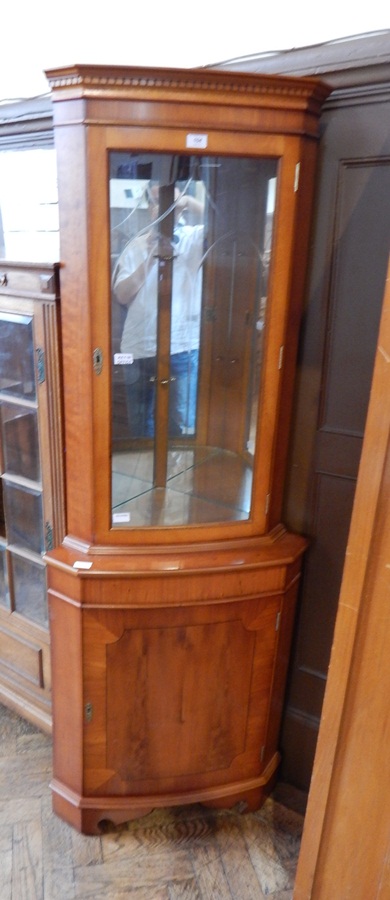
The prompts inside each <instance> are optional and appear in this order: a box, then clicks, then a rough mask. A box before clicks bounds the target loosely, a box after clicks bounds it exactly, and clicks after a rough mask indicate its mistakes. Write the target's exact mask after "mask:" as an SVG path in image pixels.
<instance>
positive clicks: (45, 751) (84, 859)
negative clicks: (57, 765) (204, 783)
mask: <svg viewBox="0 0 390 900" xmlns="http://www.w3.org/2000/svg"><path fill="white" fill-rule="evenodd" d="M50 778H51V739H50V738H49V737H48V736H47V735H45V734H43V733H42V732H40V731H38V729H37V728H35V727H34V726H32V725H30V724H29V723H27V722H25V721H24V720H23V719H20V718H19V717H18V716H17V715H15V714H14V713H13V712H11V711H9V710H7V709H5V708H4V707H3V706H1V705H0V898H1V900H88V898H91V900H124V898H130V900H206V898H207V900H231V898H234V900H261V898H263V897H268V898H272V900H290V898H292V894H293V883H294V874H295V868H296V863H297V856H298V852H299V845H300V838H301V830H302V825H303V813H304V802H305V797H304V795H301V794H300V793H299V792H296V791H294V790H292V789H291V788H288V787H287V786H283V785H278V787H277V788H276V790H275V792H274V794H273V796H272V797H271V798H269V799H268V800H267V801H266V803H265V805H264V806H263V807H262V809H261V810H260V811H259V812H257V813H251V814H247V815H241V814H240V813H239V812H238V811H237V810H234V811H226V812H225V811H218V812H216V811H211V810H205V809H203V808H201V807H199V806H194V807H180V808H177V809H170V810H166V811H161V810H158V811H155V812H154V813H151V814H150V815H149V816H147V817H145V818H144V819H141V820H138V821H137V822H131V823H128V824H127V825H125V826H121V827H120V828H114V827H112V828H110V829H109V830H107V831H106V832H105V833H104V834H102V835H101V836H100V837H85V836H83V835H80V834H78V833H77V832H76V831H74V830H73V829H72V828H70V827H69V826H68V825H66V824H65V823H64V822H62V821H61V820H60V819H58V818H57V817H56V816H54V815H53V813H52V811H51V794H50V787H49V783H50Z"/></svg>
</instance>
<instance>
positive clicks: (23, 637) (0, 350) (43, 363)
mask: <svg viewBox="0 0 390 900" xmlns="http://www.w3.org/2000/svg"><path fill="white" fill-rule="evenodd" d="M58 305H59V295H58V267H56V266H49V265H47V266H41V265H34V264H29V263H11V262H8V261H6V262H5V261H0V461H1V480H0V504H1V506H0V510H1V511H0V517H1V533H0V701H1V702H3V703H4V704H6V705H7V706H10V707H12V708H13V709H15V710H16V711H17V712H18V713H20V714H21V715H22V716H25V717H26V718H27V719H29V720H30V721H32V722H34V723H35V724H37V725H39V726H40V727H41V728H43V729H44V730H45V731H50V730H51V720H52V719H51V676H50V648H49V627H48V609H47V590H46V566H45V563H44V560H43V555H44V553H45V552H46V551H48V550H51V549H52V548H53V547H54V546H56V545H57V544H58V543H59V542H60V541H62V539H63V537H64V534H65V523H64V485H63V462H62V454H63V436H62V425H61V404H60V401H61V390H60V355H59V338H58Z"/></svg>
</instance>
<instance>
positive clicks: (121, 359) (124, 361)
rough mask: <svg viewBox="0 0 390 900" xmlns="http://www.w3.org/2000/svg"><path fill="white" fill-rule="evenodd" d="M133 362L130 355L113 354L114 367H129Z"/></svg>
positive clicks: (132, 357)
mask: <svg viewBox="0 0 390 900" xmlns="http://www.w3.org/2000/svg"><path fill="white" fill-rule="evenodd" d="M133 362H134V356H133V354H132V353H114V366H131V364H132V363H133Z"/></svg>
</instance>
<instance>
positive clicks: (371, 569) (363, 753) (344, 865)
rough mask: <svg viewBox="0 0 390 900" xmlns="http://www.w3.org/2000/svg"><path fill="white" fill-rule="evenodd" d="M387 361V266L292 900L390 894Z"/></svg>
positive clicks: (389, 352) (389, 280) (389, 336)
mask: <svg viewBox="0 0 390 900" xmlns="http://www.w3.org/2000/svg"><path fill="white" fill-rule="evenodd" d="M389 362H390V265H389V269H388V276H387V282H386V290H385V297H384V304H383V310H382V318H381V325H380V331H379V337H378V344H377V351H376V357H375V367H374V376H373V382H372V390H371V397H370V403H369V409H368V416H367V425H366V430H365V436H364V442H363V451H362V458H361V463H360V469H359V476H358V482H357V488H356V494H355V502H354V509H353V514H352V520H351V528H350V535H349V542H348V547H347V553H346V559H345V567H344V573H343V580H342V586H341V592H340V600H339V607H338V613H337V619H336V629H335V636H334V643H333V649H332V655H331V663H330V669H329V677H328V682H327V687H326V692H325V700H324V706H323V713H322V718H321V725H320V731H319V739H318V744H317V751H316V756H315V762H314V770H313V777H312V782H311V787H310V792H309V800H308V807H307V813H306V818H305V826H304V832H303V838H302V845H301V853H300V857H299V862H298V870H297V878H296V885H295V892H294V900H307V898H317V897H318V898H321V900H328V898H329V900H331V897H332V896H334V893H332V892H334V890H335V885H337V891H338V892H339V896H341V895H342V896H350V893H349V892H350V891H351V890H352V893H353V890H354V888H355V890H356V886H359V885H360V887H358V890H359V892H360V893H359V896H368V894H370V896H372V897H374V896H375V897H378V898H379V897H383V898H384V897H385V893H383V891H386V889H387V890H388V885H389V881H388V879H389V871H388V870H387V876H386V873H385V866H386V857H387V866H388V851H389V837H388V827H387V825H386V821H385V820H386V813H387V818H388V814H389V808H390V807H389V800H388V796H389V794H388V791H387V792H386V783H385V782H386V757H387V755H388V750H387V743H386V740H385V738H384V730H385V728H386V727H387V728H388V726H387V725H386V722H387V721H388V689H389V686H390V665H389V664H388V663H387V665H385V666H384V667H382V669H381V680H380V681H379V679H378V675H379V671H378V666H379V661H380V660H383V652H384V650H385V649H387V657H388V658H389V659H390V653H389V651H390V637H389V631H388V627H387V626H386V616H387V619H388V591H389V579H390V567H389V565H388V562H389V560H390V528H389V527H388V520H389V516H390V485H389V466H390V404H389V395H390V366H389ZM386 560H387V562H386ZM385 656H386V654H385ZM386 686H387V690H386ZM363 692H364V694H363V695H364V697H365V698H366V699H367V701H368V700H369V701H370V702H367V703H365V704H361V703H360V705H358V701H359V697H361V695H362V693H363ZM363 745H364V750H363ZM387 768H388V767H387ZM346 787H347V790H346ZM384 812H385V814H384ZM374 822H375V832H373V831H372V830H371V825H372V823H374ZM362 823H363V827H362ZM386 884H387V888H386ZM375 890H376V892H375ZM351 896H352V894H351ZM354 896H357V894H356V893H355V894H354Z"/></svg>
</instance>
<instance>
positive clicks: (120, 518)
mask: <svg viewBox="0 0 390 900" xmlns="http://www.w3.org/2000/svg"><path fill="white" fill-rule="evenodd" d="M120 522H130V513H128V512H123V513H113V515H112V524H113V525H119V523H120Z"/></svg>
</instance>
